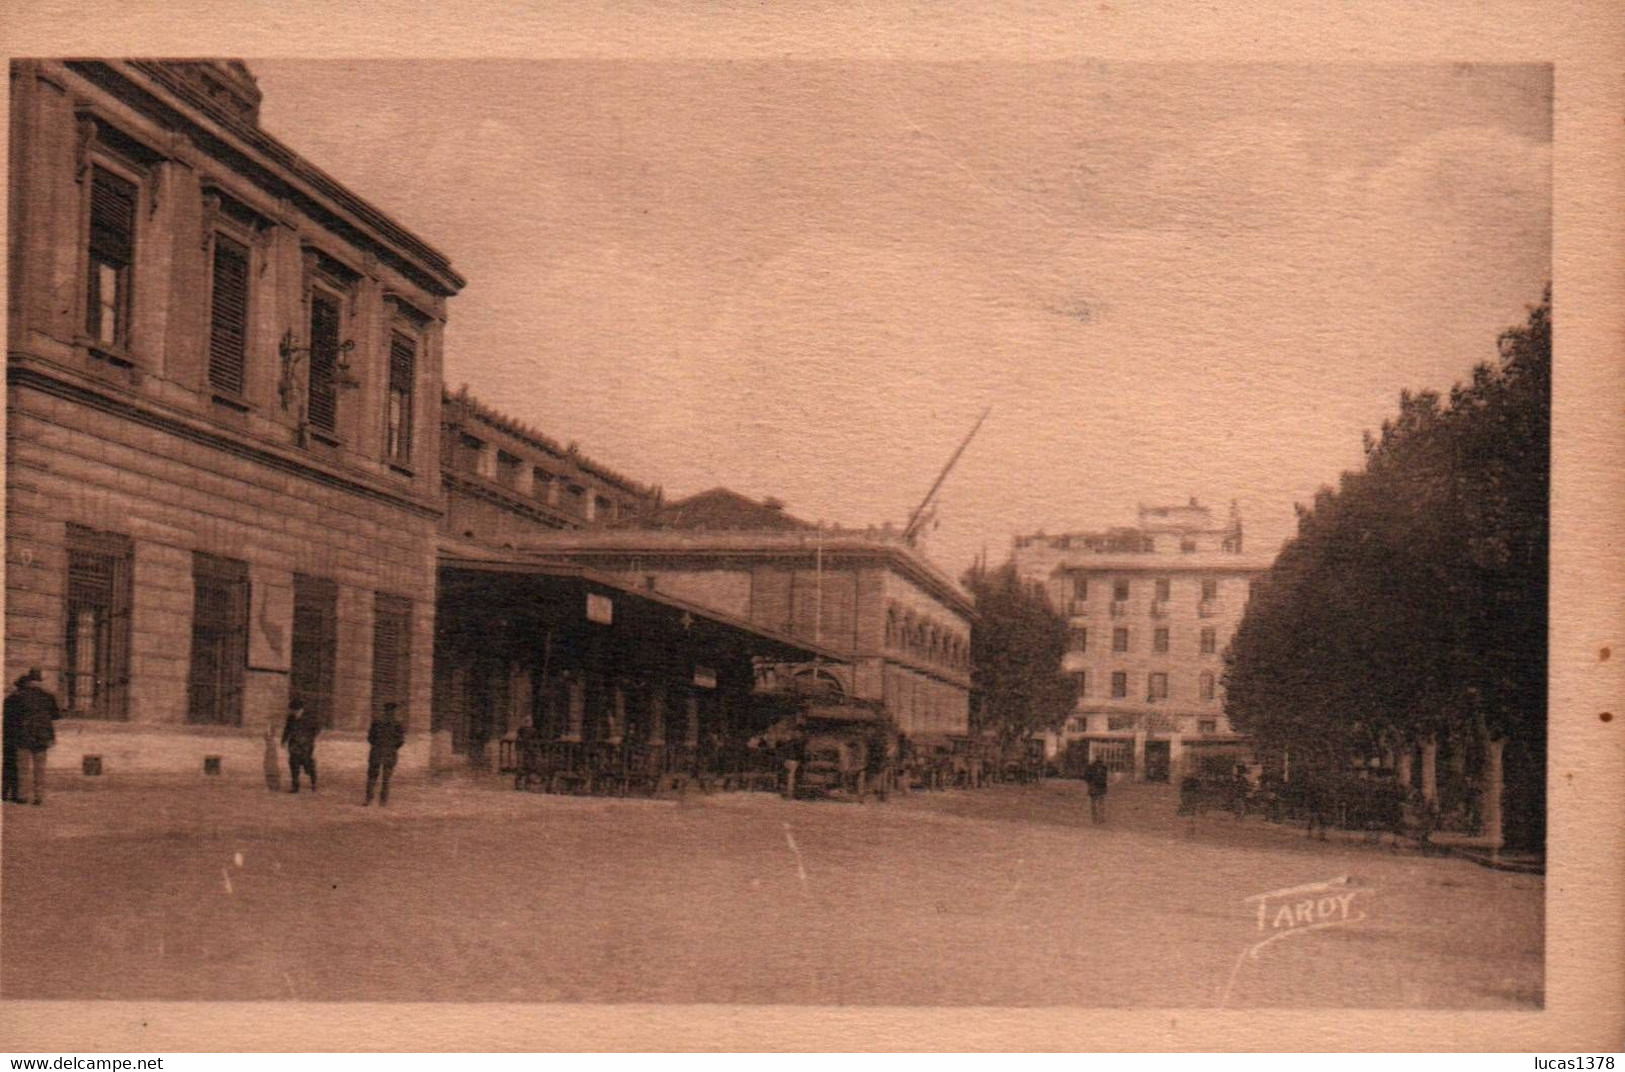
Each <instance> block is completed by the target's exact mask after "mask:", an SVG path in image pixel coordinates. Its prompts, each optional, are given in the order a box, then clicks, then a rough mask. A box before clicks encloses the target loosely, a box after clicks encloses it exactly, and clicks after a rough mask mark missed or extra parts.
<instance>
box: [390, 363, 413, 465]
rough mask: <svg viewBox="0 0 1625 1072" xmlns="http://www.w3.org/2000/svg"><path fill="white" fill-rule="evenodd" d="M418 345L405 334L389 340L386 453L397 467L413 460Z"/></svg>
mask: <svg viewBox="0 0 1625 1072" xmlns="http://www.w3.org/2000/svg"><path fill="white" fill-rule="evenodd" d="M417 360H418V348H417V343H416V342H415V341H414V340H412V339H410V338H408V337H407V336H405V335H392V336H390V340H389V401H388V415H387V419H386V424H385V431H384V454H385V456H386V457H388V459H389V460H390V461H392V462H395V463H396V464H397V465H405V464H407V463H408V462H410V461H411V460H412V418H413V414H412V397H413V382H414V380H415V379H416V377H417Z"/></svg>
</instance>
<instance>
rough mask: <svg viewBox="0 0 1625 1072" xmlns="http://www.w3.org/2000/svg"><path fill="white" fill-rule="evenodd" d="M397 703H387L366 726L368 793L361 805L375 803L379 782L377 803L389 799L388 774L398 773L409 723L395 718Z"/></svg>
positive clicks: (385, 802)
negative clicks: (397, 760)
mask: <svg viewBox="0 0 1625 1072" xmlns="http://www.w3.org/2000/svg"><path fill="white" fill-rule="evenodd" d="M398 706H399V705H398V704H394V703H386V704H385V705H384V706H383V709H382V710H381V711H380V712H379V713H378V717H377V718H375V719H373V720H372V725H371V726H368V727H367V746H368V747H367V797H366V799H365V800H363V801H362V802H361V804H362V807H365V806H367V805H368V804H371V803H372V790H373V786H374V785H375V784H376V785H377V786H378V806H379V807H380V808H382V807H383V806H384V805H386V804H388V803H389V776H390V775H392V774H394V773H395V760H396V758H397V757H398V756H399V754H400V751H401V745H403V744H405V743H406V727H405V726H403V725H401V724H400V722H398V721H397V720H396V718H395V711H396V708H397V707H398Z"/></svg>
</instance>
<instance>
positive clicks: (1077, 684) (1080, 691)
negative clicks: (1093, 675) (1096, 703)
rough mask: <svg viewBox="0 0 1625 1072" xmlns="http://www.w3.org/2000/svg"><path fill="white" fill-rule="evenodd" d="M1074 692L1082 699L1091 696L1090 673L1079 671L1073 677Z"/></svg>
mask: <svg viewBox="0 0 1625 1072" xmlns="http://www.w3.org/2000/svg"><path fill="white" fill-rule="evenodd" d="M1072 690H1073V693H1074V694H1075V695H1076V696H1078V697H1079V698H1080V699H1081V698H1083V697H1085V696H1088V695H1089V672H1088V671H1086V670H1079V671H1078V672H1077V673H1075V674H1073V675H1072Z"/></svg>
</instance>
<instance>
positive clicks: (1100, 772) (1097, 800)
mask: <svg viewBox="0 0 1625 1072" xmlns="http://www.w3.org/2000/svg"><path fill="white" fill-rule="evenodd" d="M1083 781H1084V784H1086V785H1088V787H1089V821H1090V822H1093V823H1103V822H1105V821H1106V787H1107V786H1108V785H1109V784H1110V783H1111V771H1110V770H1108V769H1107V768H1106V762H1105V760H1103V759H1101V758H1100V757H1099V756H1096V757H1095V758H1094V759H1092V760H1091V761H1090V762H1089V765H1088V766H1087V767H1085V768H1083Z"/></svg>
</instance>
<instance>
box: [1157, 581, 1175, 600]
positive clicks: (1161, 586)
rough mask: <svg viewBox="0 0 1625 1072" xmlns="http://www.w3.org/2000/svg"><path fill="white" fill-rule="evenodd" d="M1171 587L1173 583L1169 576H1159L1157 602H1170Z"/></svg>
mask: <svg viewBox="0 0 1625 1072" xmlns="http://www.w3.org/2000/svg"><path fill="white" fill-rule="evenodd" d="M1171 587H1172V584H1171V582H1170V581H1169V580H1168V578H1166V577H1158V578H1157V602H1159V603H1166V602H1168V592H1169V589H1170V588H1171Z"/></svg>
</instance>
